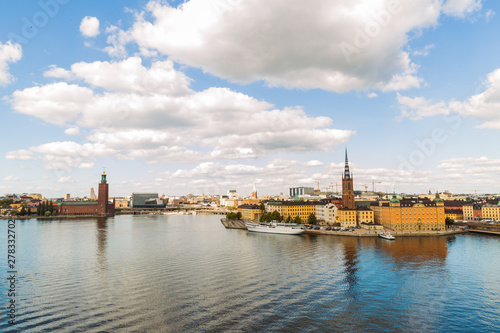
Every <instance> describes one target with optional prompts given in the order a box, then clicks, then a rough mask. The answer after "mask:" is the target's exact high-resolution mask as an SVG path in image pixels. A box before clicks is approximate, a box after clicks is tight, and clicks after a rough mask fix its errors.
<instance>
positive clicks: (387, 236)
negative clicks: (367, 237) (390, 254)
mask: <svg viewBox="0 0 500 333" xmlns="http://www.w3.org/2000/svg"><path fill="white" fill-rule="evenodd" d="M378 236H379V237H380V238H384V239H389V240H395V239H396V237H394V236H393V235H391V233H390V232H389V231H388V230H384V231H382V232H381V233H380V234H378Z"/></svg>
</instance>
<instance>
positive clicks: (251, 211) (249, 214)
mask: <svg viewBox="0 0 500 333" xmlns="http://www.w3.org/2000/svg"><path fill="white" fill-rule="evenodd" d="M238 211H239V212H241V217H242V218H243V219H244V220H249V221H258V220H259V219H260V217H261V215H262V211H261V210H260V208H259V205H240V206H238Z"/></svg>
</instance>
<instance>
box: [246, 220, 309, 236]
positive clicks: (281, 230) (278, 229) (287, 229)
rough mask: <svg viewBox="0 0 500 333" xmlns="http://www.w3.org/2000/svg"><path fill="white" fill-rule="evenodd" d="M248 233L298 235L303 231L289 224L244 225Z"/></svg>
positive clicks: (298, 226)
mask: <svg viewBox="0 0 500 333" xmlns="http://www.w3.org/2000/svg"><path fill="white" fill-rule="evenodd" d="M245 225H246V227H247V229H248V231H250V232H264V233H268V234H282V235H300V234H302V233H303V232H304V231H305V230H304V229H302V228H301V226H300V224H290V223H277V222H271V223H260V224H257V223H245Z"/></svg>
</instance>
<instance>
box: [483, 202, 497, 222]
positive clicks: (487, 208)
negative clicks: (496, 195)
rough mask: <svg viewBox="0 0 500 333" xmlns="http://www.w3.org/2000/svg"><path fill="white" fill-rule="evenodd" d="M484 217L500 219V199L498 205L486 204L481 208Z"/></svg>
mask: <svg viewBox="0 0 500 333" xmlns="http://www.w3.org/2000/svg"><path fill="white" fill-rule="evenodd" d="M481 213H482V215H483V219H488V220H500V201H499V202H498V204H497V205H492V204H486V205H484V206H483V208H481Z"/></svg>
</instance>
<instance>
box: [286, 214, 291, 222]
mask: <svg viewBox="0 0 500 333" xmlns="http://www.w3.org/2000/svg"><path fill="white" fill-rule="evenodd" d="M286 223H292V216H291V215H288V217H287V218H286Z"/></svg>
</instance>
